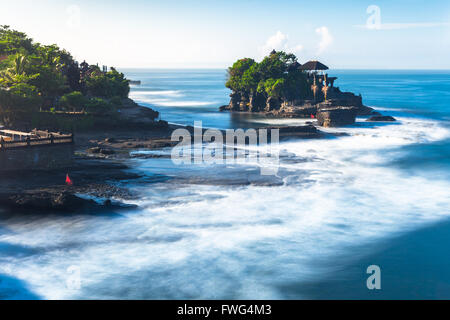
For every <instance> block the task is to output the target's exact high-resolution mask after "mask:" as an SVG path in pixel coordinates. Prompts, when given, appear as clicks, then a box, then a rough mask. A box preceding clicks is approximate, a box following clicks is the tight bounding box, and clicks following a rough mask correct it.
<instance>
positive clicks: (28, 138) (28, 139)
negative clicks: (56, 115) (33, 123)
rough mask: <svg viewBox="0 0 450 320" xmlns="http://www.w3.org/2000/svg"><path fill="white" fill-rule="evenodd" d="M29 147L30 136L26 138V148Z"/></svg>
mask: <svg viewBox="0 0 450 320" xmlns="http://www.w3.org/2000/svg"><path fill="white" fill-rule="evenodd" d="M30 145H31V141H30V136H27V146H28V147H29V146H30Z"/></svg>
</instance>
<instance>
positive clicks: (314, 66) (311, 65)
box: [302, 60, 329, 70]
mask: <svg viewBox="0 0 450 320" xmlns="http://www.w3.org/2000/svg"><path fill="white" fill-rule="evenodd" d="M328 69H329V68H328V67H327V66H326V65H324V64H323V63H321V62H319V61H316V60H312V61H308V62H307V63H305V64H304V65H303V66H302V70H328Z"/></svg>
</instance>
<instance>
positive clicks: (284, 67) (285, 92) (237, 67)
mask: <svg viewBox="0 0 450 320" xmlns="http://www.w3.org/2000/svg"><path fill="white" fill-rule="evenodd" d="M296 66H298V64H297V57H296V56H295V55H294V54H288V53H285V52H282V51H280V52H272V53H271V54H270V55H269V56H267V57H265V58H264V59H263V60H262V61H261V62H259V63H258V62H256V61H255V60H253V59H250V58H244V59H240V60H238V61H236V62H235V63H234V64H233V66H232V67H230V68H229V69H228V81H227V83H226V86H227V88H229V89H231V90H232V91H233V93H235V94H239V95H240V96H241V97H244V98H249V97H251V96H255V95H259V96H260V98H261V97H262V98H264V99H265V100H266V99H267V98H269V97H273V98H277V99H280V100H295V99H305V98H306V97H308V96H309V95H310V91H311V90H310V86H309V84H308V80H307V75H306V73H305V72H304V71H302V70H300V69H299V68H298V67H296ZM260 100H261V99H260ZM265 100H264V101H265Z"/></svg>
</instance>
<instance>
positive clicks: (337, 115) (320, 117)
mask: <svg viewBox="0 0 450 320" xmlns="http://www.w3.org/2000/svg"><path fill="white" fill-rule="evenodd" d="M357 113H358V109H357V108H355V107H346V106H338V107H333V106H331V107H324V108H319V110H318V111H317V114H316V118H317V121H318V123H319V125H320V126H323V127H340V126H345V125H350V124H354V123H355V120H356V115H357Z"/></svg>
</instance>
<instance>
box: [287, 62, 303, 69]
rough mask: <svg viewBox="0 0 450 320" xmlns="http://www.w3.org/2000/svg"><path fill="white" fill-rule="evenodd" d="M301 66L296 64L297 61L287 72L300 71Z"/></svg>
mask: <svg viewBox="0 0 450 320" xmlns="http://www.w3.org/2000/svg"><path fill="white" fill-rule="evenodd" d="M301 68H302V65H301V64H300V63H298V62H297V61H295V62H294V63H292V64H291V65H290V66H289V68H288V71H293V70H297V69H301Z"/></svg>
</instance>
